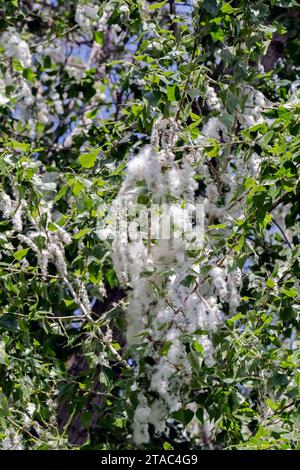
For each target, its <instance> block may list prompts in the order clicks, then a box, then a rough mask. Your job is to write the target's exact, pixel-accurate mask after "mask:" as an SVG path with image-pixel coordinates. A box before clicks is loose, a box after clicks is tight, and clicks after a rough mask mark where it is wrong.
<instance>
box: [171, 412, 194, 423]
mask: <svg viewBox="0 0 300 470" xmlns="http://www.w3.org/2000/svg"><path fill="white" fill-rule="evenodd" d="M172 416H173V418H174V419H176V420H177V421H180V422H181V423H183V424H184V425H185V426H186V425H187V424H189V423H190V422H191V421H192V419H193V417H194V412H193V411H192V410H185V409H184V408H181V409H180V410H179V411H175V413H173V414H172Z"/></svg>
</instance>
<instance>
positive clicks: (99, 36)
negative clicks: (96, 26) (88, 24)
mask: <svg viewBox="0 0 300 470" xmlns="http://www.w3.org/2000/svg"><path fill="white" fill-rule="evenodd" d="M94 41H95V42H96V43H97V44H100V46H103V44H104V33H103V31H95V32H94Z"/></svg>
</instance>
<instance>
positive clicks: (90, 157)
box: [78, 151, 98, 168]
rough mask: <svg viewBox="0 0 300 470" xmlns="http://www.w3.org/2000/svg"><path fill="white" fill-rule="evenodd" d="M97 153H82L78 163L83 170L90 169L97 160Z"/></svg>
mask: <svg viewBox="0 0 300 470" xmlns="http://www.w3.org/2000/svg"><path fill="white" fill-rule="evenodd" d="M97 156H98V151H95V152H91V153H84V154H82V155H80V156H79V158H78V161H79V163H80V165H81V166H82V167H83V168H92V167H93V166H94V165H95V163H96V160H97Z"/></svg>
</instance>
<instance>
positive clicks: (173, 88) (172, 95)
mask: <svg viewBox="0 0 300 470" xmlns="http://www.w3.org/2000/svg"><path fill="white" fill-rule="evenodd" d="M167 95H168V100H169V101H171V102H172V101H179V100H180V92H179V88H178V86H177V85H168V86H167Z"/></svg>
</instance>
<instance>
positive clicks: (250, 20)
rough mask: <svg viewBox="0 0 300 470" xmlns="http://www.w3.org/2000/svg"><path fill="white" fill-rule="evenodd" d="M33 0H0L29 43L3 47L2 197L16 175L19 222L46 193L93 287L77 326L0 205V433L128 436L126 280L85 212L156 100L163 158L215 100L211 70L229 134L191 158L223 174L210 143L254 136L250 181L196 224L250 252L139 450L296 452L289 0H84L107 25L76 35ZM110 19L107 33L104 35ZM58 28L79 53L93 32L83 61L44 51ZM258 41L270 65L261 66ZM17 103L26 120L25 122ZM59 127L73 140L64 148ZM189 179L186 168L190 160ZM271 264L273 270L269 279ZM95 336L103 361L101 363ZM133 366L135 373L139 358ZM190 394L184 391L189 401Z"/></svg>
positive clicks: (102, 197)
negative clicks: (165, 420)
mask: <svg viewBox="0 0 300 470" xmlns="http://www.w3.org/2000/svg"><path fill="white" fill-rule="evenodd" d="M37 3H41V4H42V5H43V8H42V9H41V10H37V12H36V13H35V11H34V10H33V8H32V2H27V1H21V0H20V1H18V0H8V1H5V2H0V13H1V16H0V30H1V31H2V32H3V31H5V30H7V28H9V27H13V28H15V29H16V30H17V31H18V32H19V34H20V35H21V36H22V38H23V39H24V40H26V41H27V43H28V45H29V46H30V51H31V53H32V54H33V58H34V60H33V65H32V67H31V68H24V67H22V64H21V63H20V62H19V61H18V60H17V59H16V58H8V57H6V56H5V53H4V46H3V45H2V47H3V53H2V55H1V59H0V68H1V71H2V72H1V73H2V75H4V74H5V73H6V72H7V71H9V73H10V74H11V75H12V76H13V77H15V79H16V80H15V81H13V80H12V84H11V85H10V86H8V85H7V86H6V95H7V97H8V98H9V100H8V102H7V103H5V104H3V105H1V107H0V112H1V121H0V128H1V134H0V139H1V155H0V175H1V183H0V184H1V188H2V190H5V191H6V192H7V193H10V194H12V190H13V187H15V188H16V189H17V190H18V192H19V195H20V200H26V201H27V207H26V210H25V212H24V215H23V231H24V233H26V231H28V230H29V229H30V224H31V220H32V218H33V219H36V218H37V216H38V213H39V208H40V207H41V206H42V205H44V204H45V203H46V204H47V203H49V201H53V203H54V208H55V211H56V213H57V214H59V217H58V218H57V219H56V221H55V223H52V225H49V226H48V227H44V228H47V230H49V231H53V232H55V231H57V230H58V227H63V228H65V229H66V230H67V231H68V232H69V233H71V234H72V242H71V243H70V244H69V245H67V246H66V262H67V267H68V280H69V282H70V283H71V284H72V285H74V286H75V287H76V285H77V284H76V282H77V281H78V280H79V281H81V282H84V283H85V285H86V287H87V290H88V293H89V295H90V296H91V298H92V297H94V298H96V299H97V301H96V304H95V307H94V310H93V313H92V318H93V322H83V323H82V324H81V326H80V328H74V323H72V322H74V319H73V318H71V319H70V318H69V317H70V316H71V317H72V316H73V315H74V310H75V309H76V308H78V305H77V304H76V302H75V301H74V298H73V297H72V295H71V293H70V290H69V289H68V286H66V284H65V283H64V281H63V279H62V276H61V273H59V272H58V271H57V269H56V267H55V265H54V264H50V268H49V269H50V271H49V274H48V277H47V279H45V278H44V277H43V276H42V274H41V271H40V267H39V265H38V262H37V259H36V255H35V253H34V252H33V250H32V249H30V247H28V246H27V245H26V244H23V245H22V244H20V240H19V239H18V237H17V236H16V234H15V233H14V231H13V230H12V221H11V220H10V219H9V218H5V217H3V218H2V219H1V221H0V232H1V233H0V252H1V259H0V275H1V278H0V286H1V290H0V315H1V316H0V333H1V340H0V386H1V392H0V440H1V439H2V440H3V441H4V440H5V439H6V438H7V436H8V435H19V436H21V439H22V442H23V445H24V446H25V447H26V448H30V449H48V448H58V449H67V448H73V449H78V448H84V449H135V448H136V445H135V444H134V442H133V440H132V428H131V426H132V419H133V413H134V410H135V407H136V405H137V392H135V391H134V390H133V389H132V384H133V381H134V377H133V375H134V374H133V368H132V367H125V366H124V364H125V363H126V362H124V361H127V359H129V358H130V357H131V356H130V352H129V351H128V350H127V348H126V344H125V343H124V332H125V318H126V314H125V311H126V292H123V291H122V290H121V288H120V286H119V285H118V281H117V277H116V274H115V272H114V269H113V265H112V261H111V258H110V245H109V243H108V242H107V241H103V240H101V239H100V238H99V236H97V224H98V222H99V218H101V217H103V216H104V213H105V210H106V208H107V207H108V205H109V203H110V202H111V201H112V200H113V199H114V198H115V196H116V194H117V192H118V190H119V187H120V184H121V181H122V178H123V176H124V172H125V165H126V161H127V158H128V157H129V155H130V154H131V153H132V152H133V150H134V149H138V148H140V147H141V146H142V145H143V144H145V143H148V142H149V136H150V134H151V130H152V126H153V122H154V121H155V120H156V119H157V117H158V116H159V115H162V116H163V117H164V118H170V117H174V116H175V118H176V120H177V122H178V125H179V126H180V129H181V134H180V136H181V137H180V139H181V140H180V142H179V149H178V151H177V155H178V158H180V152H181V151H182V150H181V149H182V148H186V147H188V146H190V145H191V144H190V142H191V139H192V140H195V139H197V138H198V137H199V136H200V135H201V125H202V124H203V123H205V122H206V121H207V119H208V117H212V116H215V115H216V113H215V112H214V111H211V110H210V109H209V108H208V107H207V106H206V105H205V101H204V99H203V96H204V93H205V86H206V84H207V83H209V84H210V85H211V86H213V87H214V88H215V90H216V92H217V94H218V96H219V98H220V99H221V101H222V104H223V111H222V114H221V117H220V120H221V122H222V123H223V124H224V125H225V127H226V128H227V129H228V133H229V135H230V139H229V140H228V141H224V142H222V139H220V140H218V139H210V142H209V144H208V145H207V146H206V148H205V153H206V158H207V159H208V160H211V161H213V162H216V165H217V170H216V171H222V158H223V159H225V158H226V155H228V154H229V153H231V154H232V155H233V156H235V155H238V154H241V153H242V154H244V155H246V156H247V154H249V155H250V153H251V152H253V151H255V152H256V153H257V154H258V155H259V156H260V157H261V159H262V165H261V169H260V174H259V177H258V179H253V178H251V177H246V178H245V179H244V180H243V182H242V183H241V186H240V192H239V193H238V194H236V195H235V200H238V199H239V198H240V197H241V195H242V194H246V195H247V196H246V204H245V208H244V214H245V218H244V219H238V220H236V221H235V223H234V226H233V229H232V230H231V233H228V231H227V230H226V227H223V226H220V227H219V228H215V229H214V228H211V230H210V232H209V233H208V234H207V236H208V237H211V239H214V240H215V245H214V246H215V248H214V249H215V251H216V252H217V253H218V254H221V255H222V254H228V253H231V254H232V266H233V267H236V266H238V267H240V268H242V267H243V266H244V265H245V262H246V260H248V261H247V262H248V263H249V267H248V270H247V272H246V274H245V275H244V282H243V289H242V303H241V305H240V307H239V309H238V313H237V314H236V315H235V316H232V315H230V312H229V311H227V312H225V319H224V321H223V322H222V325H221V326H220V328H219V329H218V331H217V332H216V333H215V334H214V335H213V344H214V354H215V358H216V363H215V365H214V366H212V367H208V366H206V365H205V363H204V362H203V361H202V356H201V355H202V352H201V350H198V351H197V349H196V350H194V349H193V345H191V350H192V352H193V356H195V358H196V359H195V360H194V361H193V367H194V370H193V380H192V384H191V386H186V385H185V384H184V383H183V384H182V396H183V397H185V399H184V406H183V408H182V409H181V410H180V411H179V412H177V413H176V414H175V415H174V416H173V417H172V418H173V420H171V421H170V424H169V431H168V434H167V435H159V436H157V435H154V434H153V435H152V440H151V443H150V444H147V445H145V446H144V447H143V446H142V447H143V448H148V449H162V448H165V449H172V448H174V449H178V448H189V449H195V448H217V449H219V448H220V449H235V448H237V449H245V448H246V449H254V450H255V449H291V448H292V449H295V448H297V449H299V388H300V372H299V347H298V349H297V345H298V346H299V303H298V302H299V285H298V276H299V258H298V254H299V235H298V233H299V155H300V152H299V144H300V133H299V130H300V105H299V101H297V100H295V101H294V102H293V103H291V104H289V106H288V107H287V106H285V103H286V102H287V101H288V99H289V93H290V90H291V87H292V86H293V84H294V85H295V84H297V80H298V75H299V67H300V57H299V24H300V23H299V16H300V7H299V4H298V2H297V1H289V0H286V1H276V0H257V1H246V0H242V1H239V2H236V1H231V2H225V1H223V0H222V1H221V0H220V1H217V0H204V1H199V2H186V4H185V7H184V8H183V4H184V2H181V4H180V5H181V8H180V6H179V5H177V6H176V3H177V2H172V1H169V2H167V1H163V2H157V3H156V2H152V1H151V2H150V1H140V2H139V1H136V0H127V1H126V2H124V1H122V2H121V1H118V0H111V1H109V2H101V1H97V2H96V3H97V5H99V8H100V12H101V11H102V9H104V8H105V5H109V15H108V17H107V27H106V29H105V30H104V31H101V30H96V28H95V30H94V31H93V35H92V37H91V38H89V37H86V35H85V33H84V32H82V31H80V28H79V27H78V24H77V23H76V22H75V11H76V7H77V3H78V2H76V1H68V0H67V1H65V0H64V1H61V0H58V1H56V2H53V4H48V3H47V2H42V1H41V2H37ZM178 3H179V2H178ZM174 4H175V7H176V8H175V9H174ZM124 6H126V7H127V9H124V8H122V7H124ZM100 16H101V15H100ZM115 25H119V26H120V29H121V33H120V32H119V33H118V34H122V38H121V40H120V39H119V40H116V34H114V33H113V32H112V30H113V28H114V27H115ZM274 37H275V38H276V37H277V38H278V41H277V45H276V41H275V42H274ZM272 38H273V39H272ZM281 38H284V39H282V41H283V42H282V44H281V43H280V41H281ZM59 41H66V42H67V43H68V45H69V47H70V50H71V49H72V48H73V53H74V51H75V54H77V55H78V56H79V57H85V56H84V54H86V49H84V47H85V48H88V49H89V50H90V49H91V48H93V46H94V45H95V44H97V46H98V50H97V56H96V59H95V60H94V61H93V62H92V63H91V64H90V66H89V67H87V68H84V69H83V71H82V73H81V74H79V75H76V74H74V73H73V72H71V71H70V68H68V67H67V66H66V63H57V62H55V61H54V60H53V58H51V54H48V53H47V52H45V51H46V47H48V46H49V44H55V43H57V44H58V45H59V44H60V42H59ZM276 47H277V49H276ZM272 48H273V49H272ZM272 50H273V51H274V54H275V56H276V54H277V55H278V57H279V62H278V61H276V60H274V62H273V63H272V58H271V57H270V55H271V52H272ZM41 51H42V52H41ZM216 51H218V54H219V55H220V57H221V60H220V62H219V63H218V64H217V63H216V61H215V59H214V57H215V53H216ZM268 54H269V55H268ZM263 58H264V59H263ZM261 60H263V63H264V61H265V64H266V63H267V65H265V71H264V70H263V69H262V67H259V64H260V62H261ZM270 64H271V65H270ZM269 65H270V66H269ZM45 74H46V75H47V79H45V78H43V85H42V86H41V80H42V77H45ZM21 81H25V82H26V83H28V85H29V86H30V87H31V89H32V95H33V96H34V97H37V96H41V98H39V99H42V100H43V101H44V102H45V103H46V104H47V106H48V108H49V109H50V110H51V113H52V116H56V118H55V119H56V120H55V124H53V121H51V122H50V120H49V122H40V121H39V117H38V113H37V104H36V102H34V103H33V104H32V105H31V107H29V109H27V111H26V112H27V118H26V119H25V120H24V119H18V118H17V111H16V109H17V106H18V98H17V94H16V93H15V91H16V89H17V87H18V84H19V83H20V82H21ZM248 85H249V86H251V87H253V88H254V89H255V90H260V91H262V92H263V93H264V94H265V96H266V97H267V98H268V99H269V100H270V102H271V103H272V105H270V107H269V108H268V109H264V110H263V117H264V119H263V122H261V123H259V124H257V125H254V126H252V127H250V128H247V129H244V130H242V129H241V127H240V126H239V113H241V112H243V109H244V106H245V100H244V99H243V90H244V87H245V86H248ZM53 90H55V92H56V93H57V94H58V95H59V97H60V99H63V112H62V113H61V114H57V112H56V111H55V99H56V98H55V99H54V98H53ZM101 93H105V95H106V99H103V100H102V98H101V97H99V96H100V95H99V94H101ZM36 99H37V98H36ZM101 100H102V101H101ZM29 118H32V119H33V120H35V122H36V127H35V132H34V135H33V134H31V133H30V129H31V126H32V123H31V122H30V119H29ZM74 129H76V132H73V131H74ZM72 132H73V140H72V143H71V145H70V146H67V145H64V142H65V139H66V138H67V136H68V135H70V133H72ZM45 175H47V176H46V177H45ZM198 178H199V181H200V183H201V174H199V175H198ZM52 182H55V183H56V185H57V190H56V191H53V187H52V186H51V183H52ZM49 184H50V186H49ZM202 189H203V191H205V187H204V188H202ZM284 206H287V207H288V208H289V210H288V214H287V216H286V218H285V223H286V227H289V228H291V229H292V230H293V231H294V232H293V233H294V234H295V235H294V236H293V239H292V240H287V239H286V236H285V233H284V232H283V233H282V231H278V230H277V231H276V232H271V235H270V228H271V226H272V217H271V216H272V212H273V211H274V209H276V208H278V207H281V208H282V207H284ZM39 223H40V224H41V225H42V226H43V224H45V223H46V222H45V221H43V218H41V219H40V222H39ZM249 240H251V243H248V242H247V241H249ZM40 243H41V247H42V246H43V243H45V241H44V240H43V237H41V240H40ZM24 260H26V263H24ZM201 263H202V264H201V273H202V275H203V277H205V276H206V275H207V273H209V271H210V269H211V267H212V264H211V261H210V259H205V260H202V261H201ZM279 263H280V264H282V263H283V265H284V269H283V270H281V273H280V275H279V277H278V269H279V268H278V266H279ZM101 285H105V287H106V290H107V292H108V297H107V298H106V299H105V298H103V296H102V294H101V289H100V287H101ZM75 287H74V288H75ZM103 312H107V313H106V314H105V315H104V314H103ZM59 317H62V318H59ZM107 324H109V325H110V326H111V328H112V329H113V332H114V338H113V342H112V347H110V348H109V347H108V344H107V343H106V342H105V341H103V337H102V336H101V335H102V333H103V331H104V332H105V328H106V325H107ZM291 338H293V341H294V343H293V344H294V345H296V347H295V346H294V347H292V346H291V344H292V342H291ZM297 338H298V342H297ZM107 350H108V355H109V357H110V364H109V367H108V366H107V365H103V363H102V362H101V353H102V352H103V351H107ZM115 352H117V354H119V355H120V356H121V357H122V359H123V362H120V361H118V360H117V359H116V354H115ZM143 360H145V361H147V357H146V356H145V358H144V359H143ZM141 366H142V364H141ZM140 374H141V375H140V377H139V380H140V381H141V382H142V381H143V368H142V367H141V372H140ZM243 387H244V388H246V389H247V390H248V391H249V393H248V394H247V395H245V394H244V393H242V390H243ZM191 402H193V403H196V405H197V406H196V409H195V410H194V411H192V410H191V409H190V408H189V406H188V404H189V403H191ZM192 419H196V420H198V422H199V425H200V428H201V427H203V426H204V425H205V423H206V421H207V420H208V419H209V420H210V421H211V422H213V423H214V424H213V431H212V435H211V437H210V439H209V442H207V441H206V440H205V433H204V431H203V436H202V438H201V439H200V440H199V439H197V438H195V436H193V435H191V434H190V433H189V427H188V424H189V423H190V421H191V420H192ZM201 429H205V428H201Z"/></svg>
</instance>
